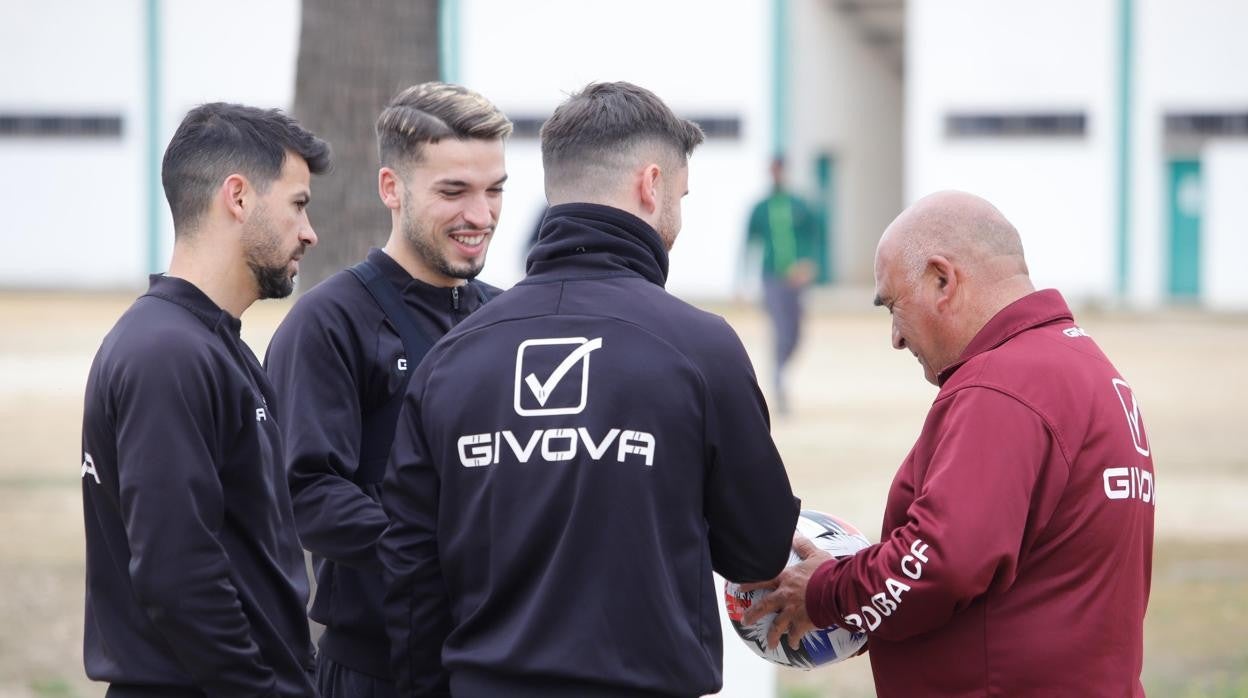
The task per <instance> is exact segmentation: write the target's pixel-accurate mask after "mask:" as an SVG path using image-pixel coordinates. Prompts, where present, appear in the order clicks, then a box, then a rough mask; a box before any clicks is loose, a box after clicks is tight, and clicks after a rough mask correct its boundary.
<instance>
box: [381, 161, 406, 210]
mask: <svg viewBox="0 0 1248 698" xmlns="http://www.w3.org/2000/svg"><path fill="white" fill-rule="evenodd" d="M377 195H378V196H380V197H381V203H383V204H385V205H386V208H388V209H390V210H391V211H397V210H399V205H400V204H401V203H402V202H403V180H402V179H401V178H400V177H399V173H398V172H395V171H394V170H393V169H391V168H389V167H382V168H381V169H380V170H378V171H377Z"/></svg>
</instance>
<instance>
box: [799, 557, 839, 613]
mask: <svg viewBox="0 0 1248 698" xmlns="http://www.w3.org/2000/svg"><path fill="white" fill-rule="evenodd" d="M840 564H841V561H840V560H828V561H827V562H825V563H823V564H822V565H820V566H819V569H817V570H815V573H814V574H812V575H811V576H810V582H809V583H808V584H807V585H806V615H808V616H810V622H812V623H814V624H815V627H817V628H827V627H831V626H833V625H844V624H845V623H844V621H843V620H842V619H841V614H840V613H839V612H838V611H837V610H836V596H835V594H834V593H833V591H834V590H833V588H832V585H833V582H834V581H835V579H834V578H835V576H836V569H837V568H838V567H839V566H840Z"/></svg>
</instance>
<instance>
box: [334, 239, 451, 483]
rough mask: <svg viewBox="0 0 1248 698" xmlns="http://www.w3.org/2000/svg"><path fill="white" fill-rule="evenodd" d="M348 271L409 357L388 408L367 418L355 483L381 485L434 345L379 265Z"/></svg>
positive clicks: (362, 433) (364, 423) (354, 267)
mask: <svg viewBox="0 0 1248 698" xmlns="http://www.w3.org/2000/svg"><path fill="white" fill-rule="evenodd" d="M347 271H349V272H351V274H352V275H353V276H355V278H356V279H358V280H359V282H360V283H361V284H363V286H364V288H365V289H366V290H367V291H368V293H369V295H371V296H372V297H373V300H374V301H375V302H376V303H377V306H378V307H379V308H381V312H383V313H385V315H386V318H388V319H389V320H390V324H391V325H393V326H394V328H395V330H397V331H398V333H399V339H400V340H402V342H403V351H404V352H405V353H406V354H407V357H406V358H407V370H406V371H405V372H404V375H403V379H402V381H401V382H400V383H399V389H398V390H397V391H396V392H395V393H394V395H393V396H391V398H390V399H389V400H388V401H387V402H386V403H385V404H384V405H382V406H381V407H379V408H377V409H375V410H373V411H372V412H371V413H369V414H365V415H363V419H362V424H361V433H360V463H359V467H358V468H357V469H356V472H355V482H356V483H357V484H361V485H367V484H375V483H379V482H381V481H382V479H383V478H384V477H385V474H386V462H387V461H388V460H389V458H390V446H391V444H392V443H393V442H394V432H395V427H396V426H397V425H398V421H399V411H400V410H401V409H402V408H403V399H404V397H406V395H407V385H408V383H409V382H410V381H411V379H412V373H413V372H415V370H416V366H417V365H418V364H419V363H420V360H421V359H423V358H424V356H425V354H427V353H428V352H429V349H430V348H431V347H432V346H433V342H431V341H429V338H428V337H427V336H425V333H424V332H421V331H420V328H419V327H417V326H416V322H415V320H414V319H413V318H412V313H411V311H410V310H408V309H407V308H406V307H405V306H404V305H403V299H402V298H400V297H399V292H398V290H397V289H395V287H394V284H392V283H390V281H389V280H388V279H386V277H384V276H383V275H382V273H381V270H380V269H378V268H377V266H376V265H375V264H373V263H371V262H369V261H368V260H364V261H363V262H360V263H359V264H356V265H355V266H353V267H349V268H348V269H347Z"/></svg>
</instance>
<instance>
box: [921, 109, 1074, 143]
mask: <svg viewBox="0 0 1248 698" xmlns="http://www.w3.org/2000/svg"><path fill="white" fill-rule="evenodd" d="M1087 130H1088V117H1087V115H1086V114H1084V113H1083V112H1027V113H1010V114H1002V113H987V112H980V113H971V112H964V113H952V114H948V115H946V116H945V135H946V136H947V137H949V138H956V139H964V138H965V139H969V138H1083V137H1084V135H1085V134H1086V133H1087Z"/></svg>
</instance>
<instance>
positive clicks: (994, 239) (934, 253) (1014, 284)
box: [875, 191, 1034, 383]
mask: <svg viewBox="0 0 1248 698" xmlns="http://www.w3.org/2000/svg"><path fill="white" fill-rule="evenodd" d="M875 289H876V290H875V304H876V305H880V306H884V307H886V308H888V311H889V313H890V314H891V315H892V324H893V334H892V339H893V346H894V347H895V348H897V349H909V350H910V351H911V352H912V353H914V355H915V356H916V357H918V359H919V363H920V364H922V366H923V372H924V376H926V378H927V380H928V381H930V382H932V383H938V381H939V375H940V373H941V371H943V370H944V369H945V368H946V367H948V366H950V365H952V364H953V363H954V362H955V361H956V360H957V359H958V357H959V356H960V355H961V354H962V351H963V350H964V349H965V348H966V346H967V344H968V343H969V342H970V341H971V339H972V338H973V337H974V336H975V335H976V333H978V332H979V331H980V329H982V328H983V326H984V325H985V324H986V323H987V322H988V321H989V320H990V319H991V318H992V317H993V316H994V315H996V313H997V312H999V311H1000V310H1001V309H1002V308H1004V307H1005V306H1007V305H1009V304H1010V303H1013V302H1014V301H1016V300H1018V299H1019V298H1022V297H1023V296H1025V295H1027V294H1029V293H1031V292H1032V291H1033V290H1034V289H1033V287H1032V285H1031V279H1030V278H1028V276H1027V263H1026V262H1025V261H1024V260H1023V244H1022V242H1021V241H1020V240H1019V237H1018V231H1017V230H1015V229H1014V226H1013V225H1011V224H1010V222H1009V221H1007V220H1006V219H1005V216H1003V215H1001V212H1000V211H998V210H997V209H996V207H995V206H993V205H992V204H990V203H988V202H987V201H984V200H983V199H981V198H979V197H978V196H974V195H972V194H967V193H966V192H960V191H942V192H937V193H935V194H931V195H929V196H926V197H924V198H922V199H920V200H919V201H917V202H915V204H914V205H913V206H911V207H910V208H907V209H906V210H905V211H902V213H901V215H900V216H897V219H896V220H894V221H893V222H892V224H890V225H889V226H888V229H886V230H885V231H884V235H883V236H881V237H880V245H879V247H878V248H877V249H876V252H875Z"/></svg>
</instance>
